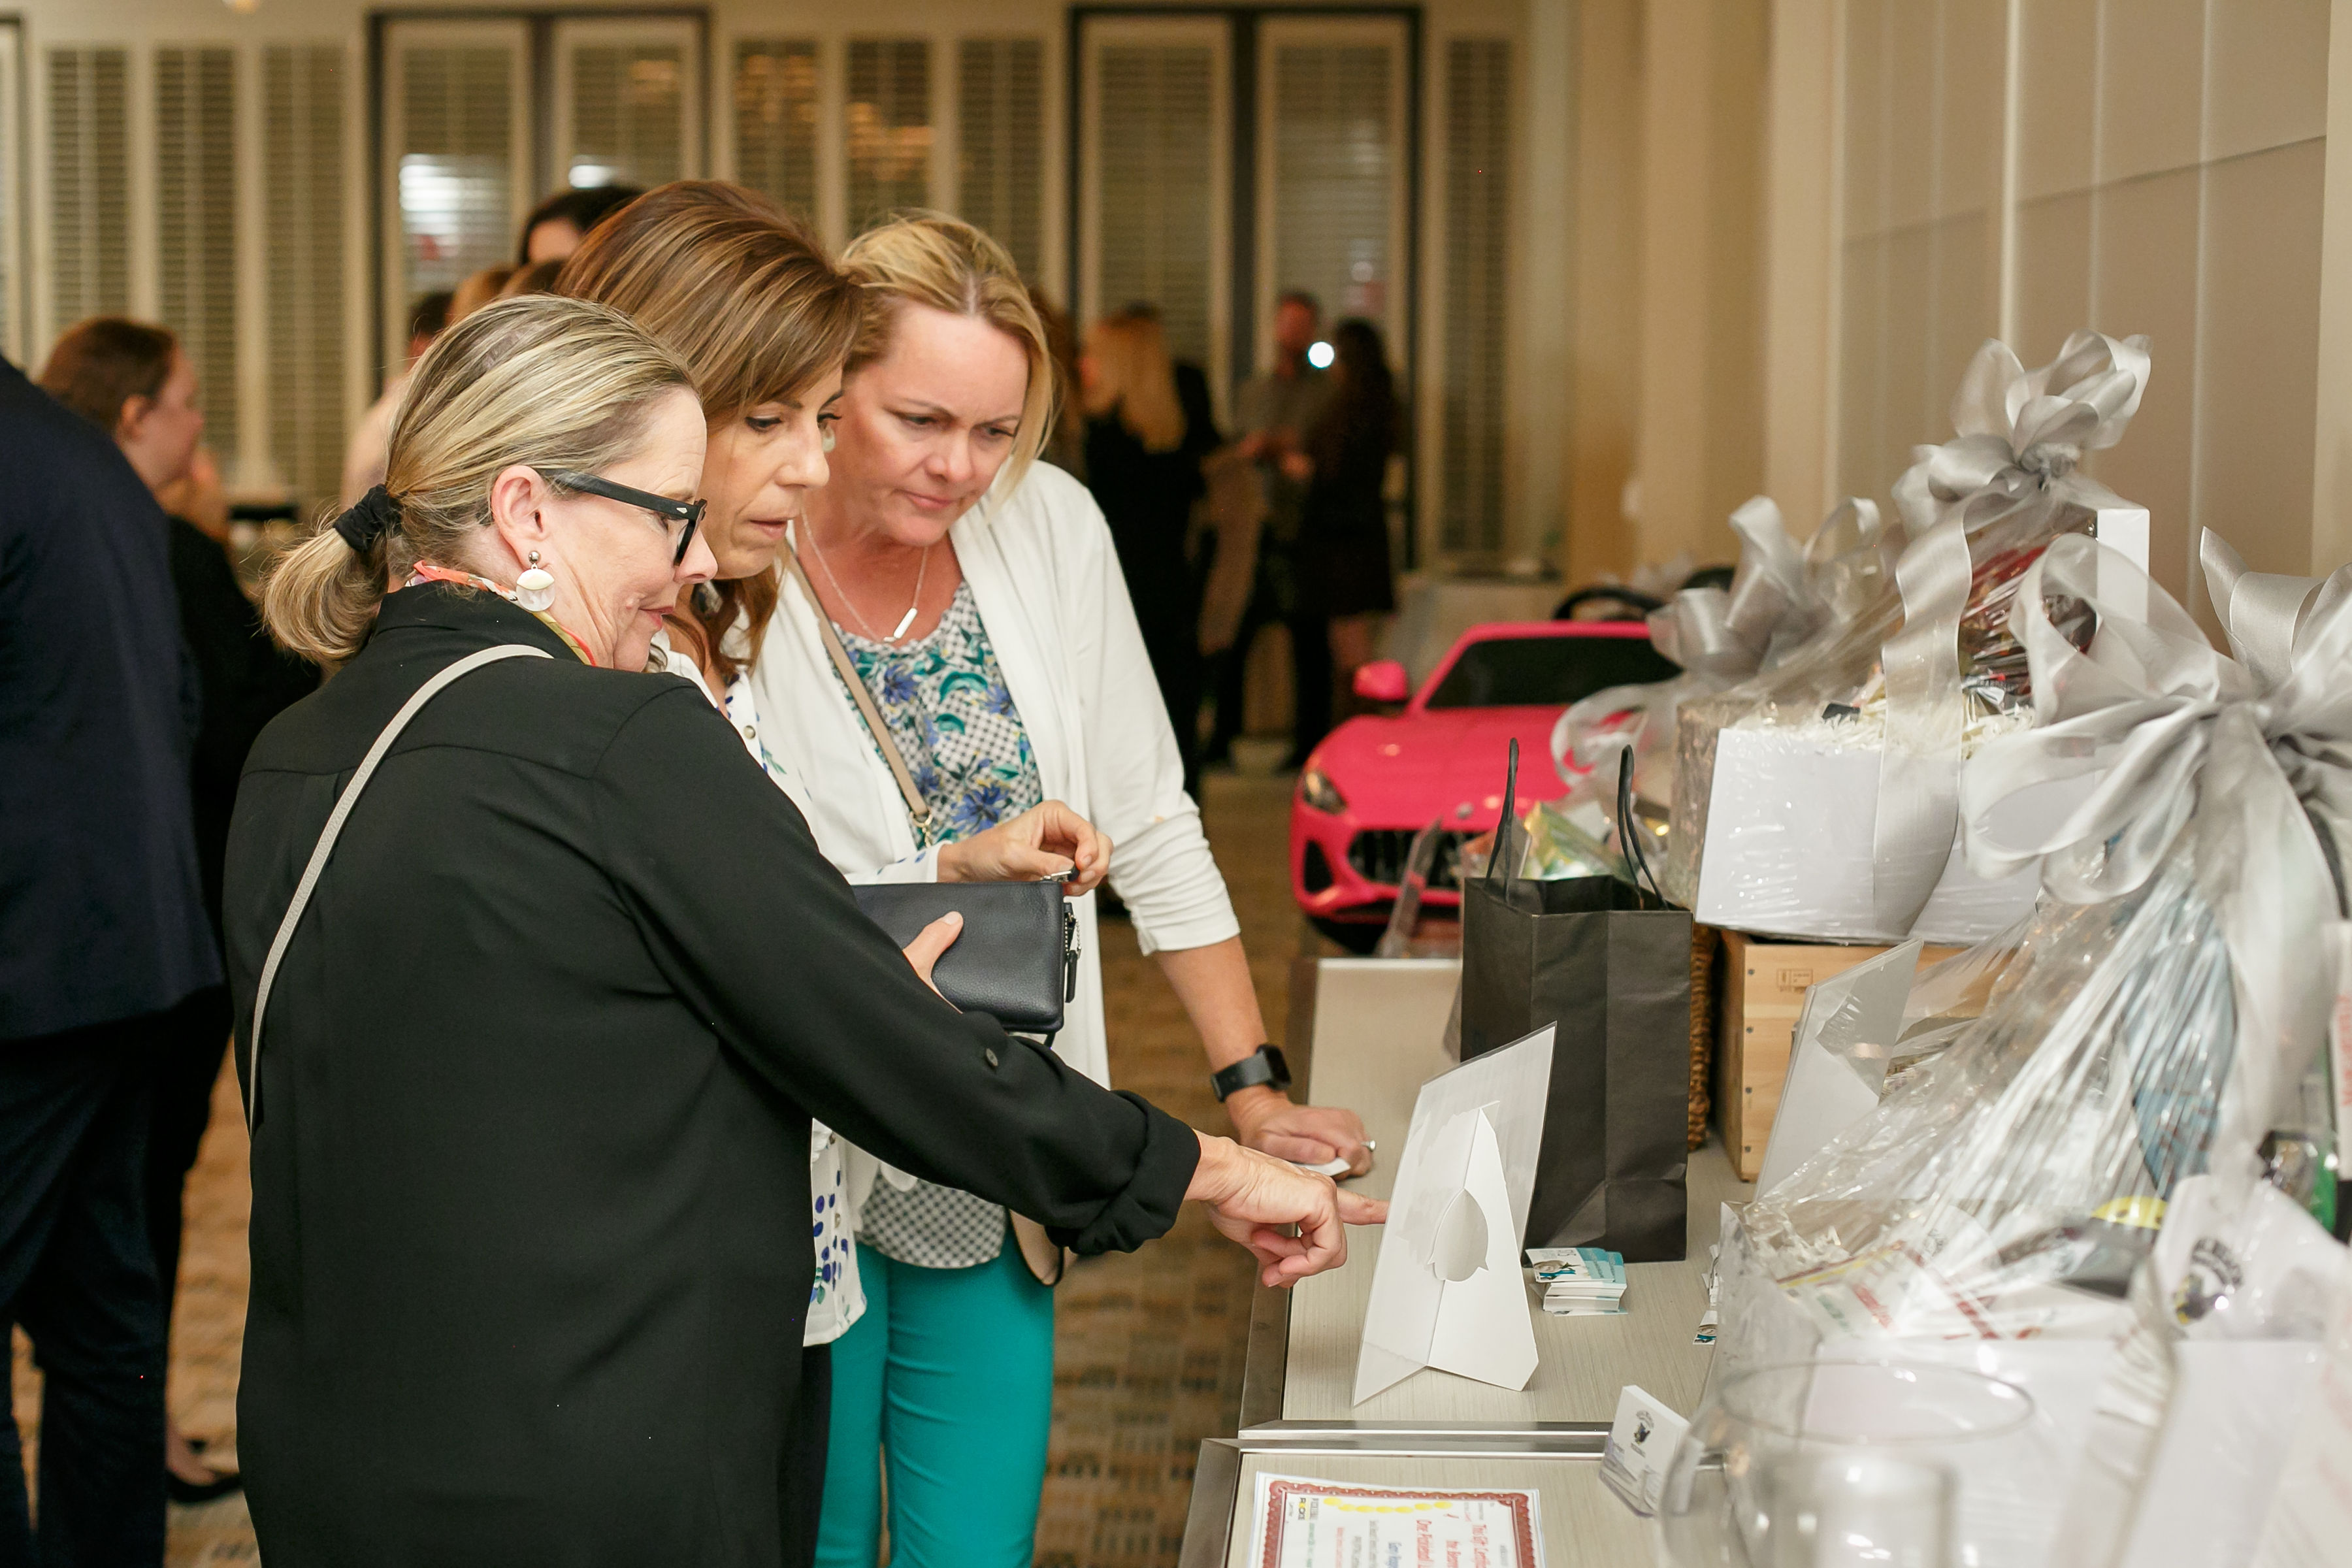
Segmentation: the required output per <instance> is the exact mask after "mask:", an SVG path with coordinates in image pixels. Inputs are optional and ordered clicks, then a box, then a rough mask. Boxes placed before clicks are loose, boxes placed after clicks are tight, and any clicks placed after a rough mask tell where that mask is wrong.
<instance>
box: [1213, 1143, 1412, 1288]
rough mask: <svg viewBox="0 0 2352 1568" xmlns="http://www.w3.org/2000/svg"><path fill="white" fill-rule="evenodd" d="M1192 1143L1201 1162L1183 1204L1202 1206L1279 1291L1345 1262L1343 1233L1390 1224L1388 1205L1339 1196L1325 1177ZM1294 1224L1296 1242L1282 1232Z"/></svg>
mask: <svg viewBox="0 0 2352 1568" xmlns="http://www.w3.org/2000/svg"><path fill="white" fill-rule="evenodd" d="M1194 1136H1195V1137H1197V1138H1199V1139H1200V1140H1201V1163H1200V1164H1199V1165H1198V1166H1197V1167H1195V1168H1194V1170H1193V1172H1192V1185H1191V1186H1189V1187H1187V1188H1186V1189H1185V1190H1184V1195H1185V1197H1187V1198H1189V1199H1197V1200H1199V1201H1200V1202H1202V1203H1204V1204H1207V1205H1209V1214H1210V1218H1211V1220H1212V1221H1213V1223H1214V1224H1215V1226H1216V1227H1217V1228H1218V1229H1219V1230H1221V1231H1223V1232H1224V1234H1225V1235H1226V1236H1227V1237H1230V1238H1231V1239H1233V1240H1234V1241H1237V1242H1239V1243H1241V1245H1243V1246H1244V1247H1248V1248H1249V1249H1250V1252H1251V1253H1252V1254H1253V1255H1254V1256H1255V1258H1257V1261H1258V1278H1259V1279H1261V1280H1263V1281H1264V1282H1265V1284H1267V1285H1269V1286H1272V1287H1274V1288H1276V1289H1283V1288H1286V1287H1288V1286H1291V1285H1295V1284H1297V1282H1298V1281H1299V1280H1301V1279H1306V1278H1307V1276H1308V1275H1310V1274H1320V1273H1322V1272H1323V1271H1324V1270H1325V1269H1327V1268H1338V1267H1339V1265H1340V1264H1342V1263H1345V1262H1346V1261H1348V1233H1347V1229H1346V1226H1351V1225H1384V1224H1386V1223H1387V1221H1388V1217H1389V1205H1386V1204H1384V1203H1381V1201H1379V1200H1378V1199H1376V1198H1368V1197H1365V1196H1363V1195H1362V1194H1358V1193H1343V1192H1341V1191H1340V1190H1339V1188H1337V1187H1335V1186H1333V1185H1332V1184H1331V1178H1330V1177H1328V1176H1318V1175H1317V1174H1316V1173H1314V1172H1312V1171H1302V1170H1300V1169H1299V1168H1298V1167H1297V1166H1296V1165H1292V1164H1288V1163H1285V1162H1283V1161H1280V1160H1277V1159H1276V1158H1274V1157H1273V1156H1272V1155H1270V1154H1261V1153H1258V1152H1256V1151H1255V1150H1253V1149H1244V1148H1243V1147H1242V1146H1241V1145H1240V1144H1238V1143H1235V1142H1234V1141H1233V1140H1232V1139H1230V1138H1214V1137H1211V1136H1210V1135H1209V1134H1208V1133H1206V1132H1195V1133H1194ZM1294 1225H1295V1226H1297V1227H1298V1234H1297V1235H1296V1236H1293V1235H1291V1234H1289V1232H1287V1231H1286V1230H1285V1229H1283V1228H1281V1227H1283V1226H1294Z"/></svg>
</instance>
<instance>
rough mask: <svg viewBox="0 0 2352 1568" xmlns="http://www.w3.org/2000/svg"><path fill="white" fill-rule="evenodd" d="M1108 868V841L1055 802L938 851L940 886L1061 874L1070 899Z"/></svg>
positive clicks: (1098, 881)
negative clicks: (941, 884)
mask: <svg viewBox="0 0 2352 1568" xmlns="http://www.w3.org/2000/svg"><path fill="white" fill-rule="evenodd" d="M1109 870H1110V840H1109V839H1108V837H1105V836H1104V834H1103V832H1102V830H1101V829H1099V828H1097V826H1095V825H1094V824H1093V823H1091V822H1088V821H1087V819H1086V818H1085V817H1083V816H1079V815H1078V814H1077V813H1076V812H1075V811H1072V810H1071V809H1070V808H1069V807H1068V806H1066V805H1063V804H1062V803H1061V802H1060V801H1058V800H1049V801H1047V802H1046V803H1045V805H1034V806H1031V807H1030V808H1029V809H1028V810H1027V811H1024V812H1023V813H1022V814H1021V815H1020V816H1016V817H1013V818H1012V819H1011V820H1010V821H1007V822H1000V823H998V824H997V825H996V826H993V827H992V828H990V829H989V830H988V831H987V832H985V833H976V834H974V835H972V837H970V838H962V839H958V840H957V841H956V842H955V843H953V844H944V845H941V846H940V881H942V882H1040V881H1043V880H1045V879H1046V878H1048V877H1054V876H1059V875H1060V874H1061V873H1063V872H1065V871H1067V872H1069V873H1070V874H1071V875H1070V879H1069V881H1068V882H1066V883H1065V884H1064V885H1063V889H1062V890H1063V891H1064V892H1065V893H1066V894H1068V895H1069V896H1070V897H1071V898H1074V899H1075V898H1076V897H1077V896H1078V895H1079V894H1081V893H1090V892H1092V891H1094V890H1095V889H1096V888H1097V887H1099V886H1100V885H1101V883H1102V879H1103V877H1104V876H1105V874H1106V873H1108V871H1109Z"/></svg>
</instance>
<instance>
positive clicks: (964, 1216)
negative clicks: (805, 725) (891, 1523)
mask: <svg viewBox="0 0 2352 1568" xmlns="http://www.w3.org/2000/svg"><path fill="white" fill-rule="evenodd" d="M835 629H836V630H838V631H840V633H841V641H842V646H843V647H845V648H846V649H847V650H848V651H849V660H850V663H851V664H852V665H854V666H856V669H857V674H858V678H859V679H861V680H863V681H864V682H865V684H866V690H867V691H869V692H871V693H872V694H873V697H874V704H875V706H876V707H877V708H878V709H879V710H881V713H882V721H883V723H884V724H885V725H886V726H887V728H888V729H889V731H890V739H891V741H892V742H894V743H895V744H896V745H897V746H898V754H899V756H900V757H902V758H903V759H905V761H906V763H907V771H908V773H912V774H914V777H915V787H916V788H917V789H918V790H919V791H921V792H922V795H923V799H924V802H925V803H926V804H927V805H929V806H930V808H931V820H930V827H929V832H928V834H927V835H925V840H926V841H925V843H924V844H923V845H922V846H921V847H924V848H929V847H931V846H932V845H936V844H948V843H952V842H954V841H955V840H957V839H960V838H969V837H972V836H973V835H974V834H977V833H985V832H986V831H988V829H990V828H992V827H993V826H996V825H997V824H998V823H1000V822H1003V820H1005V819H1006V818H1007V817H1013V816H1020V815H1021V814H1022V813H1023V812H1024V811H1027V810H1028V809H1029V808H1030V807H1032V806H1034V805H1041V804H1043V802H1044V801H1045V784H1044V783H1043V781H1042V780H1041V779H1040V778H1039V777H1038V773H1037V759H1036V757H1035V756H1034V754H1032V752H1030V749H1029V733H1028V731H1026V730H1025V729H1024V728H1023V727H1022V723H1021V712H1020V710H1019V709H1017V708H1015V707H1014V706H1013V693H1012V692H1011V691H1010V690H1009V689H1007V688H1006V686H1005V684H1004V672H1003V670H1002V669H1000V668H997V663H996V650H995V649H994V648H993V647H990V646H989V641H988V628H987V627H986V626H982V624H981V620H980V608H979V605H977V604H975V603H974V601H973V599H972V596H971V584H969V583H966V584H961V585H959V586H958V587H957V589H956V595H955V600H954V602H953V603H952V604H950V605H949V606H948V610H947V614H946V615H945V616H941V617H940V624H939V626H938V628H937V629H936V630H934V631H933V632H932V633H931V634H930V636H929V637H924V638H922V639H921V640H920V641H919V642H910V643H900V644H892V643H883V642H876V641H874V640H873V639H872V638H870V637H859V636H857V635H856V633H854V632H851V631H848V630H846V629H844V628H841V627H838V626H836V627H835ZM843 695H844V696H845V697H846V696H847V695H848V694H847V693H846V692H845V693H843ZM857 1234H858V1236H859V1237H860V1238H861V1239H862V1240H864V1241H865V1242H866V1245H868V1246H870V1247H873V1248H874V1249H875V1250H876V1251H877V1252H879V1253H881V1254H882V1255H883V1256H884V1257H886V1258H894V1259H896V1260H897V1261H898V1262H900V1263H911V1264H916V1265H918V1266H919V1267H922V1268H971V1267H972V1266H973V1265H975V1264H981V1263H986V1262H987V1261H989V1260H990V1259H991V1258H994V1257H995V1256H996V1255H997V1253H998V1252H999V1251H1000V1250H1001V1249H1002V1248H1003V1245H1004V1210H1003V1208H1002V1207H1000V1206H999V1205H995V1204H992V1203H990V1202H989V1201H988V1200H987V1199H985V1198H982V1197H976V1196H974V1195H973V1194H971V1193H964V1192H958V1191H956V1190H955V1189H953V1188H951V1187H941V1186H935V1185H933V1184H931V1183H929V1182H923V1181H917V1182H914V1184H912V1185H911V1186H904V1187H902V1186H900V1185H899V1184H898V1182H897V1181H894V1180H892V1179H891V1176H890V1174H889V1173H885V1174H884V1176H883V1177H882V1179H880V1180H878V1181H877V1182H876V1183H875V1184H874V1190H873V1192H872V1193H870V1194H867V1196H866V1200H865V1202H864V1203H863V1204H862V1205H860V1207H859V1209H858V1214H857Z"/></svg>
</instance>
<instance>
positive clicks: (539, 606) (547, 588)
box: [515, 550, 555, 610]
mask: <svg viewBox="0 0 2352 1568" xmlns="http://www.w3.org/2000/svg"><path fill="white" fill-rule="evenodd" d="M515 603H516V604H518V605H521V606H522V607H523V608H524V609H526V610H544V609H545V608H547V607H548V606H549V605H552V604H553V603H555V579H554V577H552V576H551V575H550V574H549V573H548V570H547V568H546V567H544V566H541V564H540V563H539V552H538V551H536V550H534V551H532V552H530V570H529V571H527V572H525V573H524V574H522V575H521V576H520V577H518V578H516V579H515Z"/></svg>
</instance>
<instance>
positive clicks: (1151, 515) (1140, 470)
mask: <svg viewBox="0 0 2352 1568" xmlns="http://www.w3.org/2000/svg"><path fill="white" fill-rule="evenodd" d="M1078 374H1079V378H1080V380H1081V382H1082V383H1083V384H1084V401H1085V405H1086V414H1087V425H1086V479H1087V489H1090V490H1092V491H1093V492H1094V497H1095V501H1096V504H1097V505H1098V506H1100V507H1101V508H1102V510H1103V516H1104V517H1105V518H1106V519H1107V520H1108V521H1109V523H1110V535H1111V542H1112V544H1113V545H1114V546H1115V547H1116V548H1117V549H1118V565H1119V572H1120V574H1121V575H1122V576H1124V577H1125V578H1126V579H1127V592H1128V596H1129V598H1131V599H1133V600H1134V601H1135V618H1136V619H1137V621H1138V622H1139V623H1140V624H1141V626H1142V630H1143V646H1144V649H1145V651H1146V652H1148V653H1149V654H1150V656H1151V669H1152V673H1153V674H1154V675H1156V676H1158V677H1159V679H1160V700H1161V701H1163V702H1165V703H1166V704H1167V706H1168V721H1169V722H1170V723H1171V724H1172V725H1174V726H1175V729H1176V750H1177V752H1178V754H1179V755H1181V757H1182V758H1183V762H1184V788H1185V790H1186V792H1187V793H1189V794H1191V795H1194V796H1196V797H1197V796H1198V795H1200V793H1201V762H1200V751H1201V673H1202V660H1201V637H1200V620H1201V578H1200V574H1199V572H1198V570H1197V569H1196V567H1195V563H1194V562H1193V560H1192V555H1191V553H1190V552H1189V551H1188V550H1187V548H1186V538H1187V532H1188V531H1189V530H1190V528H1191V526H1192V506H1193V503H1194V502H1195V501H1197V500H1200V499H1201V496H1202V493H1203V492H1204V490H1205V488H1206V487H1205V485H1204V483H1203V481H1202V477H1201V463H1202V459H1203V458H1206V457H1207V456H1208V455H1209V454H1210V453H1211V452H1213V451H1214V450H1216V448H1217V447H1218V445H1219V444H1220V442H1221V440H1222V437H1219V435H1218V434H1217V424H1216V415H1215V412H1214V410H1213V408H1212V407H1211V406H1210V404H1209V381H1208V377H1206V376H1204V375H1202V374H1201V372H1200V370H1199V368H1198V367H1197V366H1194V365H1190V364H1177V363H1172V362H1171V360H1170V359H1169V357H1168V341H1167V338H1166V336H1165V335H1164V334H1163V333H1162V331H1160V320H1159V317H1158V315H1157V313H1156V312H1154V311H1152V310H1150V308H1149V307H1145V306H1130V307H1129V309H1127V310H1124V311H1121V312H1120V313H1119V314H1118V315H1116V316H1109V317H1106V318H1105V319H1104V320H1102V321H1097V322H1096V323H1095V325H1094V330H1093V331H1090V332H1088V333H1087V347H1086V353H1085V356H1084V357H1083V358H1082V359H1081V360H1080V361H1079V364H1078Z"/></svg>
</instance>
